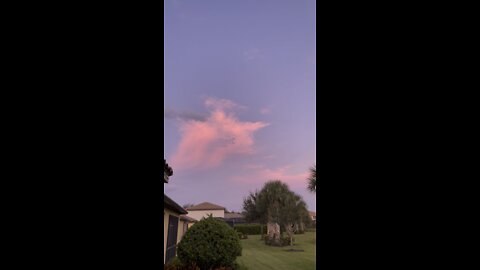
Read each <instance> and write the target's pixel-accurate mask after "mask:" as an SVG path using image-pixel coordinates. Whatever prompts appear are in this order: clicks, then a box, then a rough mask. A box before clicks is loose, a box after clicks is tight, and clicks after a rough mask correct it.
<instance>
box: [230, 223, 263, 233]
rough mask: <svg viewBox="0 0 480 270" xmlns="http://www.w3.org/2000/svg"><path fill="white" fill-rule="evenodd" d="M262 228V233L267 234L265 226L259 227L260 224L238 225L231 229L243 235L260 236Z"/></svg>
mask: <svg viewBox="0 0 480 270" xmlns="http://www.w3.org/2000/svg"><path fill="white" fill-rule="evenodd" d="M262 227H263V233H266V232H267V225H260V224H239V225H235V226H234V227H233V228H234V229H235V230H236V231H237V232H241V233H243V234H248V235H260V234H261V232H262Z"/></svg>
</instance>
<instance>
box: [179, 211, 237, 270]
mask: <svg viewBox="0 0 480 270" xmlns="http://www.w3.org/2000/svg"><path fill="white" fill-rule="evenodd" d="M241 254H242V247H241V245H240V239H239V238H238V234H237V232H235V231H234V230H233V229H232V228H231V227H230V226H228V225H227V224H226V223H225V222H223V221H220V220H217V219H214V218H213V217H212V216H210V217H208V218H206V219H202V220H200V221H199V222H197V223H195V224H194V225H193V226H192V227H191V228H190V229H189V230H187V232H186V233H185V235H184V236H183V238H182V240H181V241H180V243H179V244H178V250H177V256H178V258H179V259H180V261H181V263H183V264H184V265H193V264H195V265H197V266H199V267H200V269H210V268H213V269H215V268H219V267H222V266H224V267H234V266H235V259H236V258H237V256H241Z"/></svg>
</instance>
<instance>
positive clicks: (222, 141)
mask: <svg viewBox="0 0 480 270" xmlns="http://www.w3.org/2000/svg"><path fill="white" fill-rule="evenodd" d="M205 106H206V107H207V108H208V109H210V114H209V116H208V117H207V119H206V120H205V121H199V120H189V121H183V122H181V124H180V135H181V138H180V143H179V145H178V148H177V149H176V152H175V153H174V155H173V157H172V161H171V163H172V164H173V165H175V167H181V168H184V169H185V168H193V167H203V168H208V167H216V166H219V165H220V164H221V163H222V162H223V161H224V160H225V159H226V158H228V157H229V156H233V155H248V154H252V153H253V152H254V151H253V149H254V148H253V146H254V144H255V141H254V138H253V134H254V133H255V132H256V131H258V130H259V129H261V128H263V127H266V126H267V125H268V124H267V123H264V122H242V121H240V120H238V119H237V118H236V117H235V115H234V113H233V112H230V113H228V112H227V110H231V109H235V108H244V107H242V106H239V105H237V104H235V103H234V102H232V101H230V100H226V99H214V98H208V99H207V100H206V101H205Z"/></svg>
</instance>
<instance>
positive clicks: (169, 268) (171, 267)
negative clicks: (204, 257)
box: [163, 257, 200, 270]
mask: <svg viewBox="0 0 480 270" xmlns="http://www.w3.org/2000/svg"><path fill="white" fill-rule="evenodd" d="M163 269H165V270H200V267H198V266H196V265H195V264H191V265H185V264H183V263H182V262H181V261H180V259H178V257H175V258H173V259H172V260H171V261H170V262H169V263H168V264H166V265H165V266H164V268H163Z"/></svg>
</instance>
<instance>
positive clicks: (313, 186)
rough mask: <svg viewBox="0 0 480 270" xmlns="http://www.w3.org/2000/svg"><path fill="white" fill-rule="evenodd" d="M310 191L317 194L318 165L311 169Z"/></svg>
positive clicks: (309, 178)
mask: <svg viewBox="0 0 480 270" xmlns="http://www.w3.org/2000/svg"><path fill="white" fill-rule="evenodd" d="M307 180H308V190H310V191H311V192H314V193H317V165H313V167H311V168H310V176H309V177H308V179H307Z"/></svg>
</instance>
